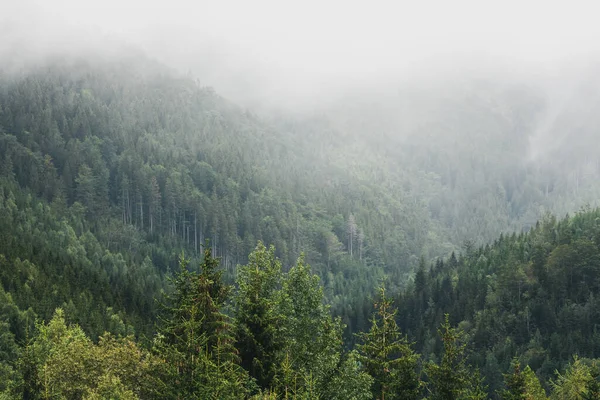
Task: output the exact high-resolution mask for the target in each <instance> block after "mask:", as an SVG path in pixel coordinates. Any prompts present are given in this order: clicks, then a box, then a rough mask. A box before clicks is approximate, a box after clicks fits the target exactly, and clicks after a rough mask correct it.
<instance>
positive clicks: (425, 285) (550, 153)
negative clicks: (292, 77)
mask: <svg viewBox="0 0 600 400" xmlns="http://www.w3.org/2000/svg"><path fill="white" fill-rule="evenodd" d="M116 54H119V53H118V52H117V53H116ZM14 62H15V65H11V62H10V61H8V62H7V65H6V66H5V68H4V69H2V72H1V73H0V282H1V284H2V286H1V287H0V361H1V364H0V382H2V383H1V384H0V390H1V391H4V393H6V396H16V398H21V397H24V398H49V397H66V398H83V397H85V398H171V397H172V398H190V397H191V396H196V397H198V398H207V397H208V396H213V397H214V396H216V397H215V398H236V396H237V397H240V396H241V397H250V396H253V395H259V394H260V395H263V396H272V397H264V398H276V397H277V396H278V397H281V398H290V397H291V398H357V399H360V398H365V399H366V398H371V397H372V396H377V397H378V398H382V396H384V395H385V398H394V396H396V397H397V398H421V397H423V396H427V397H431V398H458V397H460V398H483V397H485V396H486V393H489V394H491V395H493V396H496V395H497V394H499V393H501V390H503V388H505V386H503V383H502V382H503V377H502V374H503V373H507V372H508V371H509V369H510V368H512V370H511V371H513V373H514V379H516V380H517V381H518V380H519V379H522V378H523V377H522V376H521V375H519V374H520V373H521V372H520V369H519V368H520V367H519V366H518V365H517V361H515V360H513V358H514V357H517V358H518V361H519V362H520V363H521V365H523V366H525V365H529V367H530V368H529V369H528V370H526V371H528V372H524V373H526V374H527V375H526V378H527V380H528V382H529V383H528V384H530V386H531V385H534V386H535V388H536V389H535V390H538V389H540V390H541V386H540V384H539V383H537V384H536V383H535V382H537V378H535V376H536V375H535V374H534V372H535V373H536V374H537V376H539V377H540V378H542V384H541V385H542V386H543V387H544V388H546V389H547V390H548V391H549V392H550V391H551V390H563V389H564V390H567V389H565V388H566V387H567V386H565V385H566V383H564V382H567V380H565V381H564V382H563V383H560V382H561V381H560V379H562V378H557V379H558V380H557V382H559V383H556V382H555V383H556V384H551V383H549V382H550V381H549V380H548V379H549V378H551V377H554V376H556V375H555V369H559V370H561V371H562V370H564V368H566V365H567V363H568V362H569V361H572V358H571V357H572V355H574V354H579V355H580V356H582V357H588V358H590V359H591V358H596V357H599V354H598V351H600V350H599V349H600V347H599V346H600V341H598V337H597V336H598V335H597V332H596V326H597V323H598V315H597V313H596V312H595V311H594V310H595V309H596V308H597V307H596V303H595V300H594V299H595V297H596V296H597V295H598V289H599V287H598V286H599V285H598V284H597V283H598V282H599V281H598V272H600V271H597V270H596V266H597V265H598V264H600V261H599V260H598V259H597V258H598V254H599V251H600V250H599V249H598V240H600V234H599V233H598V232H597V228H598V227H597V222H596V220H597V219H598V218H600V214H599V213H598V211H592V210H588V211H587V212H584V213H580V214H577V215H576V216H575V217H574V218H567V219H565V220H562V221H560V222H557V221H556V220H555V219H553V217H549V216H547V215H550V214H547V212H548V211H550V212H555V213H560V214H559V215H563V213H564V212H566V211H571V212H572V211H576V210H578V209H579V208H580V207H581V206H582V205H584V204H586V203H590V204H596V202H597V199H598V198H599V197H598V196H599V194H600V184H598V182H599V181H598V178H599V177H600V167H599V162H598V161H599V160H600V158H599V157H598V155H597V154H595V153H594V151H593V149H594V147H593V146H592V144H593V143H594V141H595V140H596V136H595V134H596V131H595V127H596V126H598V125H597V124H596V122H595V121H596V118H597V117H596V115H595V113H594V112H593V105H594V104H597V99H596V98H595V97H594V92H593V91H591V92H590V91H589V90H587V91H586V90H583V89H581V90H580V91H575V92H574V93H575V95H574V97H573V98H571V99H570V101H571V103H568V104H570V105H568V106H563V107H561V108H560V109H559V110H558V111H553V113H552V115H551V116H550V115H549V114H548V108H549V106H548V104H547V99H546V98H545V96H544V93H543V92H542V91H541V89H539V88H533V87H529V86H523V85H522V84H520V83H514V84H507V83H494V84H493V83H491V82H475V81H465V82H462V81H461V83H460V84H457V85H451V86H450V87H447V86H443V85H442V86H440V85H437V84H433V85H432V86H428V87H423V88H419V87H415V86H413V85H406V84H404V85H401V86H400V87H399V89H398V96H395V95H394V96H392V98H388V97H382V98H379V99H378V98H376V97H375V99H373V97H372V96H374V95H366V96H364V98H361V99H359V100H356V98H355V97H350V98H349V99H348V101H347V102H345V103H344V102H341V103H340V104H338V105H337V106H335V107H332V108H324V109H322V110H321V111H319V112H315V113H312V114H306V113H298V114H292V113H282V114H269V115H258V114H256V113H253V112H252V111H251V110H246V109H243V108H241V107H238V106H236V105H235V104H233V103H231V102H230V101H228V100H226V99H224V98H222V97H220V96H219V95H218V94H217V93H215V91H214V90H213V89H211V88H208V87H203V86H201V85H200V84H199V83H198V81H196V80H194V79H193V78H191V77H189V76H181V75H179V74H177V73H175V72H173V71H171V70H169V69H168V68H167V67H165V66H162V65H159V64H157V63H156V62H154V61H152V60H150V59H148V58H146V57H145V56H144V55H142V54H138V53H135V52H134V53H129V54H128V55H127V56H124V55H119V56H117V55H113V56H110V57H105V56H100V55H92V54H88V55H86V57H83V58H82V57H73V56H67V57H63V58H57V59H52V60H48V61H47V62H44V63H40V64H39V65H37V66H35V67H33V66H29V67H28V68H27V69H19V68H18V65H19V63H18V62H17V61H14ZM436 85H437V86H436ZM588 88H589V87H588ZM440 93H441V94H440ZM444 93H446V94H444ZM447 93H450V94H449V95H448V94H447ZM359 97H360V96H359ZM582 104H585V106H583V105H582ZM542 128H543V129H542ZM544 138H545V139H546V141H544ZM575 139H576V140H575ZM552 140H554V141H555V142H556V143H559V144H558V145H546V144H547V143H551V142H552ZM552 143H554V142H552ZM567 150H568V151H567ZM549 160H551V161H552V162H551V163H550V162H549ZM541 217H543V219H541V221H540V222H539V223H538V224H537V225H536V221H537V220H538V219H540V218H541ZM530 228H531V230H530V231H528V230H529V229H530ZM515 231H516V232H523V233H519V234H518V235H517V234H513V233H512V232H515ZM527 231H528V232H527ZM525 232H527V233H525ZM501 235H502V236H501ZM498 237H500V239H497V238H498ZM493 240H496V242H494V243H492V241H493ZM259 241H261V242H262V243H265V244H266V245H267V247H264V246H263V245H262V244H260V245H259V246H258V247H257V243H258V242H259ZM488 243H489V244H488ZM270 245H274V248H273V249H271V250H268V246H270ZM479 246H482V247H479ZM451 254H452V256H450V255H451ZM249 255H250V256H249ZM214 257H217V258H218V261H217V260H216V259H215V258H214ZM441 260H444V261H441ZM432 262H433V266H432V267H431V268H429V267H428V266H429V265H430V263H432ZM240 265H242V267H239V266H240ZM244 265H245V266H244ZM307 265H311V267H310V269H309V267H308V266H307ZM415 271H416V273H415ZM313 274H314V275H313ZM382 281H385V282H386V283H385V287H386V289H385V290H384V289H383V288H382V290H381V292H380V293H379V294H376V288H377V287H378V286H379V285H380V283H381V282H382ZM234 282H235V285H234V286H232V287H230V286H229V285H230V284H232V283H234ZM386 290H387V292H386ZM386 293H387V294H386ZM190 296H191V297H190ZM194 296H195V297H194ZM392 298H395V299H396V300H397V301H395V303H394V302H392V301H391V299H392ZM373 299H377V300H375V301H372V300H373ZM373 304H375V311H376V313H375V314H373V315H374V320H373V321H375V322H373V321H370V320H369V316H371V315H372V313H373ZM394 304H395V305H394ZM395 307H398V309H399V312H398V313H396V311H395ZM446 313H447V314H449V319H448V321H446V320H445V318H444V314H446ZM338 317H339V319H338ZM186 321H187V322H186ZM315 321H317V322H316V323H317V325H318V326H317V328H314V327H313V325H312V324H313V323H315ZM396 322H397V324H398V326H399V328H398V326H397V325H396ZM440 326H441V327H442V328H441V330H440V333H441V334H442V335H441V336H439V335H438V332H437V330H438V328H439V327H440ZM454 326H458V327H459V329H458V330H456V329H455V328H453V327H454ZM359 332H363V333H361V334H359V335H354V334H355V333H359ZM463 333H464V335H463ZM405 334H407V335H408V337H405V336H404V335H405ZM388 335H390V336H388ZM381 338H384V339H382V340H384V342H380V341H379V340H380V339H381ZM388 338H391V340H392V341H391V342H390V344H389V346H391V347H389V348H386V347H385V346H384V347H383V348H380V347H378V346H382V345H384V344H385V340H388ZM186 340H187V341H186ZM378 341H379V342H378ZM412 341H414V343H412ZM71 346H75V347H71ZM453 346H454V347H453ZM72 348H73V349H75V350H70V349H72ZM352 348H354V349H355V350H351V349H352ZM444 349H445V351H446V352H447V357H444V356H443V354H444ZM419 353H420V354H421V355H419ZM398 357H399V358H398ZM452 357H454V358H452ZM573 363H574V364H573V367H572V368H571V370H569V371H577V372H578V373H581V374H583V375H585V379H583V380H580V381H579V384H581V385H583V386H581V385H580V387H579V389H581V388H584V389H585V390H588V391H590V393H591V391H593V390H596V389H594V388H593V387H592V386H591V385H592V383H593V380H592V379H591V377H592V375H593V373H595V370H594V369H593V368H592V367H594V366H595V364H594V362H593V361H590V360H576V361H573ZM81 365H84V367H83V368H80V366H81ZM511 365H512V366H511ZM116 367H119V368H121V367H122V368H123V369H121V370H120V372H118V373H117V372H114V371H115V368H116ZM477 368H478V369H479V371H480V373H481V376H482V377H484V378H485V381H484V383H482V382H481V381H480V380H479V378H476V377H477V375H476V374H473V372H474V371H475V370H476V369H477ZM573 368H575V369H573ZM576 368H579V369H576ZM594 368H595V367H594ZM451 370H455V372H456V373H457V375H455V376H453V377H449V376H448V375H447V374H448V373H449V371H451ZM390 371H391V372H390ZM582 371H583V372H582ZM63 373H64V375H63ZM569 373H570V372H569ZM180 374H182V376H184V378H182V379H184V380H186V379H187V380H186V381H185V382H183V381H180V380H178V379H179V378H178V376H179V375H180ZM198 376H201V377H202V378H201V379H200V378H198ZM594 376H595V375H594ZM474 377H475V378H474ZM534 378H535V379H534ZM563 378H564V377H563ZM507 379H508V378H507ZM523 379H525V378H523ZM564 379H567V378H564ZM450 381H452V382H450ZM533 381H535V382H534V383H531V382H533ZM399 382H403V383H399ZM448 382H450V383H448ZM582 382H583V383H582ZM1 385H3V386H1ZM445 385H450V386H445ZM453 385H454V386H453ZM507 385H508V389H509V390H512V389H511V387H510V385H511V383H510V382H509V381H507ZM536 385H537V386H536ZM561 385H562V386H561ZM586 385H587V386H586ZM486 387H487V389H486ZM561 388H563V389H561ZM529 389H531V387H530V388H529ZM529 389H528V390H529ZM584 389H581V390H584ZM519 390H520V389H519ZM531 390H533V389H531ZM274 393H276V394H274ZM444 393H446V394H444ZM448 393H452V396H458V397H447V395H448ZM537 393H538V394H539V390H538V392H537ZM557 393H558V392H557ZM111 396H112V397H111ZM115 396H116V397H115ZM119 396H120V397H119ZM273 396H275V397H273ZM336 396H337V397H336ZM465 396H466V397H465ZM557 396H558V395H557ZM536 398H538V397H536Z"/></svg>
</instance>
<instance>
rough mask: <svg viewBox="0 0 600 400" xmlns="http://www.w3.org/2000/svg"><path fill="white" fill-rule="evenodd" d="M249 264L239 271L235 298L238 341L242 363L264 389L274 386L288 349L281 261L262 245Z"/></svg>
mask: <svg viewBox="0 0 600 400" xmlns="http://www.w3.org/2000/svg"><path fill="white" fill-rule="evenodd" d="M248 259H249V261H248V264H247V265H244V266H240V267H239V269H238V276H237V285H238V287H239V289H238V292H237V295H236V297H235V318H236V339H237V343H238V348H239V351H240V357H241V364H242V366H243V367H244V369H246V370H247V371H248V372H249V373H250V376H251V377H252V378H254V379H256V382H257V383H258V385H259V386H260V387H261V388H263V389H271V388H272V387H273V386H274V377H275V372H276V371H275V367H276V366H277V365H279V364H280V362H281V351H282V349H283V346H284V342H283V335H282V332H281V325H282V322H283V316H282V315H280V313H279V312H278V305H277V304H278V296H279V294H280V284H281V278H282V275H281V262H280V261H279V260H278V259H277V258H276V257H275V248H274V247H273V246H271V247H270V248H269V249H267V248H266V247H265V246H264V245H263V244H262V242H259V243H258V245H257V246H256V249H255V250H254V251H253V252H252V253H251V254H250V255H249V257H248Z"/></svg>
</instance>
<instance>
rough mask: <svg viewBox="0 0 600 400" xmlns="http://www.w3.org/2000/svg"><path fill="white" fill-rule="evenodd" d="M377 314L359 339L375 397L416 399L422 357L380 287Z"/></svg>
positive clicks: (376, 307)
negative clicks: (410, 341) (400, 326)
mask: <svg viewBox="0 0 600 400" xmlns="http://www.w3.org/2000/svg"><path fill="white" fill-rule="evenodd" d="M375 309H376V313H375V315H374V316H373V318H372V319H371V329H370V330H369V332H367V333H361V334H359V335H358V336H359V337H360V338H361V340H362V342H363V343H362V344H360V345H358V346H357V348H358V351H359V354H360V359H361V361H362V362H363V364H364V366H365V369H366V371H367V372H368V373H369V375H371V376H372V377H373V380H374V382H373V395H374V396H375V397H376V398H377V399H381V400H384V399H407V400H408V399H417V398H418V396H419V389H420V383H419V378H418V376H417V371H416V369H417V363H418V360H419V355H418V354H416V353H415V352H414V351H413V349H412V347H411V344H410V343H409V342H408V339H407V338H406V337H405V336H403V335H402V334H401V332H400V329H399V328H398V325H397V324H396V320H395V318H396V313H397V310H396V309H395V308H394V307H393V304H392V301H391V299H390V298H388V297H387V296H386V294H385V287H384V286H381V287H380V288H379V299H378V301H377V302H376V303H375Z"/></svg>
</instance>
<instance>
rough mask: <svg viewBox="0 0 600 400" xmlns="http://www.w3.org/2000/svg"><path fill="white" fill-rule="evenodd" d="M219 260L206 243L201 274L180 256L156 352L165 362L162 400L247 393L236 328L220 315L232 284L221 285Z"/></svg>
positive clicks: (158, 336) (162, 378)
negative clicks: (214, 256)
mask: <svg viewBox="0 0 600 400" xmlns="http://www.w3.org/2000/svg"><path fill="white" fill-rule="evenodd" d="M217 266H218V260H216V259H214V258H213V257H212V253H211V249H210V248H209V247H206V249H205V252H204V260H203V262H202V264H201V266H200V270H201V272H200V273H199V274H198V273H195V272H190V271H189V270H188V260H186V259H185V258H184V257H183V256H182V257H181V258H180V271H179V273H177V275H176V276H175V278H174V279H173V292H172V293H171V294H170V295H168V296H166V299H165V300H166V301H165V303H164V306H163V307H164V311H163V315H164V316H163V318H162V323H161V326H160V329H159V333H158V335H157V336H156V338H155V341H154V350H155V352H156V353H157V354H158V355H159V356H160V357H161V358H163V359H165V360H166V364H164V365H163V368H162V370H160V371H159V373H160V374H161V375H162V376H161V381H162V383H163V386H162V391H161V392H160V393H161V397H163V398H215V399H217V398H219V399H229V398H236V396H240V395H242V396H243V395H244V393H246V391H247V390H248V385H249V381H248V377H247V373H246V372H245V371H244V370H242V368H241V367H240V366H239V365H238V359H237V351H236V349H235V348H234V346H233V341H234V338H233V328H232V325H231V324H230V322H229V318H228V317H227V316H226V315H225V314H223V313H222V311H221V310H222V308H223V306H224V304H225V301H226V300H227V296H228V294H229V290H230V288H229V287H228V286H226V285H224V284H223V282H222V280H221V271H219V270H218V269H217Z"/></svg>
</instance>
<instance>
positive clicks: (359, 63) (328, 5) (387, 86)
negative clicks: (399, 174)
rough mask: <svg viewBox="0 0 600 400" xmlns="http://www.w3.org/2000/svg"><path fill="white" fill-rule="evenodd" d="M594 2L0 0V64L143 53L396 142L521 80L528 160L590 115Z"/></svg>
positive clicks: (257, 103)
mask: <svg viewBox="0 0 600 400" xmlns="http://www.w3.org/2000/svg"><path fill="white" fill-rule="evenodd" d="M594 9H595V7H594V4H593V3H591V2H589V3H587V2H576V3H571V4H569V5H566V4H564V5H561V4H557V3H548V2H542V1H533V2H527V3H526V4H523V3H522V2H518V1H509V2H503V3H502V4H485V3H482V2H478V1H458V2H434V1H425V2H418V3H414V2H393V1H376V2H374V3H367V2H358V1H352V2H343V1H327V2H318V1H307V2H301V3H293V4H292V3H287V4H286V3H284V2H278V1H271V0H260V1H255V2H240V1H232V0H227V1H220V2H216V1H201V2H195V3H193V4H191V3H190V2H186V1H183V0H175V1H169V2H166V1H137V0H136V1H117V0H107V1H102V2H99V1H84V2H81V1H76V0H60V1H57V2H53V3H52V4H50V3H48V2H44V1H41V0H26V1H23V2H7V1H5V2H4V4H3V5H2V12H1V13H0V14H1V15H2V17H0V18H1V19H2V21H1V23H0V36H1V37H2V40H1V41H0V55H2V58H3V59H5V60H7V61H8V62H7V63H5V65H4V69H5V70H6V69H7V68H10V66H11V65H12V68H13V69H15V70H19V69H23V68H26V67H27V66H28V65H31V64H35V63H36V62H38V63H39V62H41V61H42V60H44V59H46V58H48V57H52V56H53V57H59V58H60V57H61V55H62V54H88V55H90V54H93V55H94V56H95V57H105V58H109V59H110V58H111V57H121V58H123V57H136V56H137V55H141V54H143V53H145V54H146V55H147V56H149V57H150V58H152V59H155V60H157V61H159V62H161V63H163V64H165V65H166V66H168V67H170V68H172V69H174V70H176V71H179V73H182V74H187V75H191V76H193V77H194V78H196V79H198V81H199V82H200V83H201V84H202V85H205V86H211V87H213V88H214V89H215V90H216V92H217V93H219V94H220V95H222V96H224V97H225V98H227V99H230V100H232V101H233V102H236V103H237V104H240V105H242V106H244V107H247V108H250V109H252V110H255V111H260V112H263V113H264V114H270V113H271V114H272V113H273V111H277V112H279V113H284V114H288V115H289V114H295V115H298V114H303V115H307V113H308V115H310V114H311V113H317V114H318V113H325V114H327V115H328V116H329V118H331V119H332V121H333V123H334V124H336V126H338V127H339V128H340V129H342V130H344V129H347V130H356V126H362V127H363V128H364V130H365V134H367V133H368V134H372V132H373V131H374V130H376V131H378V132H383V134H384V136H386V135H387V136H386V137H392V138H398V137H406V136H410V135H411V134H412V133H413V132H414V131H418V130H419V129H420V127H422V126H423V125H424V124H427V123H428V122H427V121H428V120H429V119H430V118H431V115H432V114H431V113H436V112H438V113H439V110H437V111H436V107H437V106H436V105H435V104H437V105H438V106H439V104H441V103H440V102H447V103H448V102H456V101H457V99H458V98H460V97H461V96H463V95H465V93H469V92H473V90H475V91H478V92H477V94H476V96H480V97H486V96H487V97H490V98H493V97H494V96H496V95H498V94H499V93H502V92H503V91H505V90H513V89H514V88H521V89H522V88H526V91H531V92H532V93H533V92H535V96H538V97H539V99H538V100H539V102H540V104H542V105H541V106H540V107H541V111H540V112H538V113H537V114H536V117H535V126H532V127H530V129H529V130H528V131H527V132H524V133H523V134H525V135H527V136H528V137H529V151H528V158H529V159H530V160H537V159H540V158H543V155H544V154H551V153H552V152H554V151H556V150H557V149H558V148H560V147H561V144H562V143H563V141H565V140H568V139H569V138H570V137H571V135H572V131H573V129H563V128H564V127H563V128H561V127H560V124H561V123H563V124H565V123H567V122H565V121H566V120H569V118H572V116H573V115H578V116H579V117H580V118H582V120H580V121H578V123H579V124H580V125H586V119H589V118H593V117H594V113H593V111H591V110H593V108H594V106H595V105H597V101H598V100H599V99H598V96H597V95H596V93H595V91H597V89H598V79H597V78H596V75H597V74H596V71H597V65H598V64H597V62H598V60H600V57H598V54H599V50H600V44H599V43H600V41H599V40H598V39H599V38H600V27H599V26H598V25H597V24H596V23H595V22H596V21H595V19H594V16H595V13H594ZM482 82H483V85H482ZM478 85H479V86H478ZM476 87H477V88H478V89H475V88H476ZM584 89H585V90H584ZM485 101H488V100H485ZM490 101H492V102H493V101H495V100H494V99H491V100H490ZM357 108H359V109H361V110H362V113H360V114H361V117H360V118H361V121H360V122H359V123H358V122H357V121H356V120H355V119H354V115H355V114H356V112H355V111H356V109H357ZM586 110H587V111H586ZM565 113H567V114H570V115H571V117H565V116H564V114H565ZM561 118H562V119H561ZM561 121H562V122H561ZM567 124H568V123H567ZM580 130H581V129H580ZM369 132H370V133H369ZM358 134H359V135H360V133H358Z"/></svg>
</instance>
